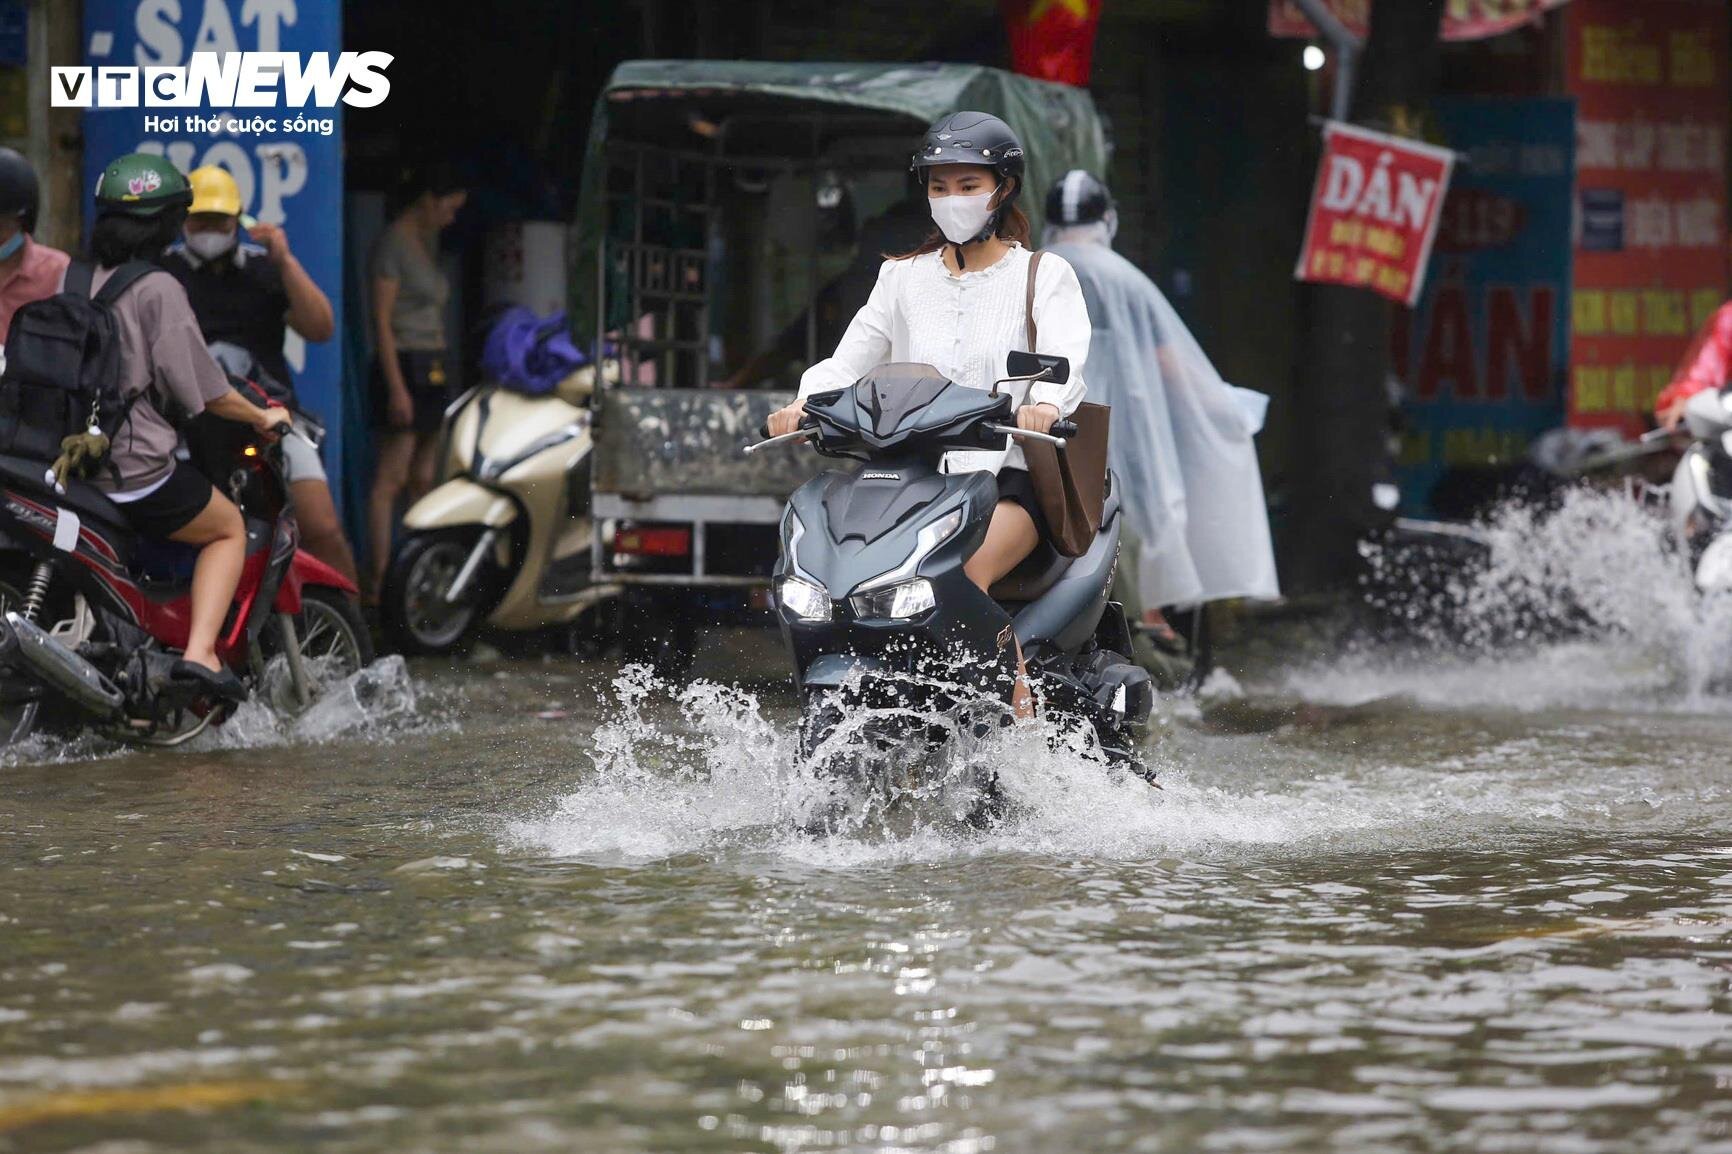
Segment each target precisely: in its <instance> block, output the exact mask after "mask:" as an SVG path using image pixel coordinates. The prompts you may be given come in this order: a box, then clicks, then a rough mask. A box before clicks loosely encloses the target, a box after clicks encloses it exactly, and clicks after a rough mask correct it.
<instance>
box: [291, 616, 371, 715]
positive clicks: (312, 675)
mask: <svg viewBox="0 0 1732 1154" xmlns="http://www.w3.org/2000/svg"><path fill="white" fill-rule="evenodd" d="M294 625H295V645H296V648H297V649H299V651H300V653H299V657H298V661H299V664H300V666H301V669H302V671H303V674H304V675H305V676H306V677H307V678H308V680H309V682H310V684H309V685H308V689H309V690H310V691H311V693H312V699H311V700H309V701H301V700H299V699H298V694H297V691H296V690H295V687H294V681H293V679H292V675H291V674H290V673H289V672H288V671H287V670H286V669H283V668H282V667H281V665H280V664H279V662H280V661H281V659H282V657H284V656H286V655H284V654H281V653H280V650H281V648H282V645H283V639H284V636H285V635H284V634H280V633H279V634H277V635H276V637H275V641H274V642H273V645H272V648H274V649H276V650H278V651H279V652H278V653H274V654H273V657H275V658H276V659H277V660H274V661H273V662H272V665H273V666H276V668H275V669H270V670H268V671H267V673H266V675H265V683H264V690H265V699H266V701H268V702H269V704H270V706H271V708H272V709H273V710H275V711H276V712H277V713H279V714H282V715H284V716H293V715H295V714H297V713H299V712H300V711H301V710H302V709H304V708H306V707H307V706H308V705H311V704H312V702H313V701H316V700H318V698H319V696H320V695H321V693H322V692H323V691H324V690H325V689H326V688H327V687H329V686H331V685H334V684H336V683H337V682H340V681H342V680H343V679H344V678H346V677H349V676H351V675H353V674H356V673H359V672H360V671H361V670H363V669H365V668H366V667H367V666H369V665H371V664H372V663H373V640H372V638H371V637H369V636H368V634H367V624H366V622H365V621H363V620H362V619H361V610H360V609H359V608H358V607H357V606H356V605H355V602H354V600H353V599H352V598H350V597H349V596H348V594H346V593H344V592H342V591H341V590H339V589H332V588H329V587H327V586H324V585H309V586H307V587H306V588H304V589H302V590H301V611H300V613H299V614H297V615H296V617H295V622H294Z"/></svg>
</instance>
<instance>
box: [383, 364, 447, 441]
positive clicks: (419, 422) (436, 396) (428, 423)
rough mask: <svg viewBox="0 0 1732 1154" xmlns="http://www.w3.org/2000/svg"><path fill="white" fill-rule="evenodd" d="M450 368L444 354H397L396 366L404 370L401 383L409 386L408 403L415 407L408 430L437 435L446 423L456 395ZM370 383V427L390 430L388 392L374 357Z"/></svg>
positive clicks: (389, 396) (389, 400)
mask: <svg viewBox="0 0 1732 1154" xmlns="http://www.w3.org/2000/svg"><path fill="white" fill-rule="evenodd" d="M450 366H451V359H450V358H449V357H448V356H446V355H445V354H444V353H420V352H400V353H398V354H397V367H398V368H400V369H402V370H403V383H404V384H405V385H407V386H408V387H409V401H410V403H411V404H412V405H414V407H415V419H414V421H413V422H411V424H410V426H409V427H410V428H411V429H413V430H415V431H416V432H417V433H436V432H438V431H439V426H440V425H442V424H443V423H444V421H445V407H446V406H447V405H449V404H450V403H451V400H452V398H453V397H455V396H456V395H457V390H456V381H455V380H454V379H453V377H452V375H451V371H450ZM372 384H373V387H372V389H371V394H372V410H373V413H372V416H373V427H374V428H375V429H390V428H392V427H393V426H392V424H391V390H390V388H389V387H388V386H387V385H386V384H385V370H384V369H382V368H380V367H379V362H378V360H377V359H376V358H375V360H374V361H373V382H372Z"/></svg>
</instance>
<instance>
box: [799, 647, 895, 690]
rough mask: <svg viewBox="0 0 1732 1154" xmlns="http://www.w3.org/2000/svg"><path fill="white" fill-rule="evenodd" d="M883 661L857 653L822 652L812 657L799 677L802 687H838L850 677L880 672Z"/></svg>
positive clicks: (882, 667) (882, 668)
mask: <svg viewBox="0 0 1732 1154" xmlns="http://www.w3.org/2000/svg"><path fill="white" fill-rule="evenodd" d="M883 671H884V663H883V662H881V661H879V660H877V659H876V658H873V657H865V656H862V655H861V654H858V653H823V654H819V655H818V656H817V657H814V658H813V659H812V663H811V664H810V665H808V666H806V672H805V674H804V676H802V677H801V678H800V687H801V688H802V689H808V690H810V689H840V688H841V687H842V685H843V684H844V683H846V682H847V681H848V680H849V679H850V678H855V677H861V676H864V675H866V674H869V673H882V672H883Z"/></svg>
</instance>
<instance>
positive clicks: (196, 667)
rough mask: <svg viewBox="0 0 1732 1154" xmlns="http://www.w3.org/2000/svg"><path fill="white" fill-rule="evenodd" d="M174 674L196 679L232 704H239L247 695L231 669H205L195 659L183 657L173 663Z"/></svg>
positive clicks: (214, 694) (212, 692) (218, 696)
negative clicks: (189, 659)
mask: <svg viewBox="0 0 1732 1154" xmlns="http://www.w3.org/2000/svg"><path fill="white" fill-rule="evenodd" d="M174 676H176V677H185V678H190V679H191V680H194V681H198V682H200V683H201V684H203V685H204V686H205V687H206V688H207V689H209V690H210V692H211V694H212V695H213V696H215V697H217V698H218V699H220V700H222V701H227V702H229V703H231V704H233V705H239V704H240V703H241V702H243V701H245V700H246V699H247V697H248V696H249V695H248V693H247V687H246V685H244V684H243V683H242V682H241V679H240V678H238V677H236V676H235V675H234V671H233V670H229V669H206V668H205V667H204V666H202V665H200V664H198V663H197V662H196V661H187V660H185V659H184V658H183V659H181V660H178V661H176V662H175V663H174Z"/></svg>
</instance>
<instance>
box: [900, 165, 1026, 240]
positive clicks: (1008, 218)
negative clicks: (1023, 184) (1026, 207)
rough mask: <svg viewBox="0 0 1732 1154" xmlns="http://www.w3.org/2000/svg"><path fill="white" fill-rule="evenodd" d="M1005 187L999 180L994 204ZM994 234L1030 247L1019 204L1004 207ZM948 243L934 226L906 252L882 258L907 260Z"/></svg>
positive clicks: (999, 198)
mask: <svg viewBox="0 0 1732 1154" xmlns="http://www.w3.org/2000/svg"><path fill="white" fill-rule="evenodd" d="M1006 180H1014V181H1018V182H1020V181H1021V180H1022V178H1021V177H1018V176H1012V177H1007V178H1006ZM1006 188H1007V185H1006V184H1005V182H1003V181H1001V182H999V186H998V192H997V193H996V194H995V195H994V196H993V198H992V203H993V204H994V205H996V204H998V203H999V202H1000V201H1002V200H1003V199H1004V197H1005V196H1006V191H1005V190H1006ZM996 235H997V236H998V239H999V240H1003V241H1012V240H1013V241H1015V242H1016V243H1017V244H1020V245H1021V246H1022V247H1023V248H1028V247H1030V246H1029V236H1030V235H1031V229H1030V228H1029V224H1028V217H1027V216H1025V215H1024V214H1023V211H1022V206H1021V205H1016V204H1013V205H1011V206H1010V207H1009V208H1008V209H1006V210H1005V211H1004V213H1003V214H1002V215H1000V217H999V219H998V232H997V234H996ZM949 243H950V242H949V241H948V240H946V239H944V234H943V233H942V232H940V231H939V230H938V228H937V226H934V227H933V229H932V231H931V232H930V233H928V234H927V237H926V239H925V240H923V241H921V242H920V244H919V245H917V246H916V247H914V248H911V249H909V250H908V251H907V252H887V253H885V254H884V259H885V260H909V259H912V258H913V257H917V256H925V255H926V254H927V253H929V252H937V251H938V250H939V249H941V248H943V247H944V246H945V245H947V244H949Z"/></svg>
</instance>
